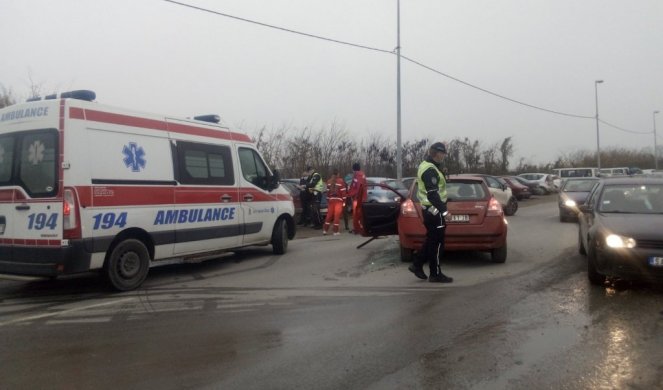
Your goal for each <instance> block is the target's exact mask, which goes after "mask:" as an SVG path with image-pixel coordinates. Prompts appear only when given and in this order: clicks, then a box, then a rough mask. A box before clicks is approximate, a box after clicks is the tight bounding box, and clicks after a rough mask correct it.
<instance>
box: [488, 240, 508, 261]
mask: <svg viewBox="0 0 663 390" xmlns="http://www.w3.org/2000/svg"><path fill="white" fill-rule="evenodd" d="M490 260H491V261H492V262H493V263H504V262H505V261H506V243H504V246H503V247H501V248H495V249H493V250H491V251H490Z"/></svg>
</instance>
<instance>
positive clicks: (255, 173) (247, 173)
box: [239, 148, 269, 190]
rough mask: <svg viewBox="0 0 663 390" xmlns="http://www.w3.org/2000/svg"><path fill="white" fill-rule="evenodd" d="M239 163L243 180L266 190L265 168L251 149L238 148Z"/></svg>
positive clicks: (266, 171) (266, 173) (267, 172)
mask: <svg viewBox="0 0 663 390" xmlns="http://www.w3.org/2000/svg"><path fill="white" fill-rule="evenodd" d="M239 163H240V165H241V167H242V175H243V176H244V178H245V179H246V180H247V181H249V182H251V183H252V184H254V185H255V186H257V187H260V188H262V189H263V190H267V189H268V180H267V175H268V174H269V171H268V170H267V166H266V165H265V163H264V162H263V161H262V158H260V155H259V154H258V153H257V152H256V151H255V150H253V149H248V148H239Z"/></svg>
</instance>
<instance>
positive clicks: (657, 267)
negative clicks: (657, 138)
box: [578, 177, 663, 285]
mask: <svg viewBox="0 0 663 390" xmlns="http://www.w3.org/2000/svg"><path fill="white" fill-rule="evenodd" d="M580 211H581V213H580V214H579V216H578V221H579V224H578V251H579V252H580V253H581V254H583V255H587V276H588V278H589V281H590V282H591V283H592V284H597V285H602V284H603V282H605V280H606V278H608V277H620V278H624V279H649V280H656V281H659V282H663V235H662V234H661V232H663V179H661V178H656V179H655V178H641V177H626V178H608V179H601V180H600V182H599V184H598V185H597V186H596V187H594V190H593V191H592V193H591V195H590V196H589V199H588V201H587V203H586V204H585V205H582V206H580Z"/></svg>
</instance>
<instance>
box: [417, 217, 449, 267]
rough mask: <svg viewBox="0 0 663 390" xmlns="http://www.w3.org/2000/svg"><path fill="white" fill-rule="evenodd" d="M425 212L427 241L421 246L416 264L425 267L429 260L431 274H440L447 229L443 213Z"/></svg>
mask: <svg viewBox="0 0 663 390" xmlns="http://www.w3.org/2000/svg"><path fill="white" fill-rule="evenodd" d="M423 212H424V226H426V241H424V245H423V247H422V248H421V253H419V256H417V257H415V259H414V266H415V267H417V268H423V265H424V263H425V262H428V269H429V272H430V276H436V275H438V274H439V273H440V272H441V271H440V259H441V258H442V255H443V253H444V233H445V231H446V229H447V227H446V225H445V221H444V219H443V217H442V213H437V215H433V214H431V213H429V212H428V211H426V210H423Z"/></svg>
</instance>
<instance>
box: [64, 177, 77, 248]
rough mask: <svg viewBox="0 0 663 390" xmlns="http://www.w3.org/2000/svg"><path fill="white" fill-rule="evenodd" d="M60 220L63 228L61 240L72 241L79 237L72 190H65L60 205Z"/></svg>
mask: <svg viewBox="0 0 663 390" xmlns="http://www.w3.org/2000/svg"><path fill="white" fill-rule="evenodd" d="M62 219H63V226H64V233H63V238H65V239H74V238H80V237H81V224H80V221H79V218H78V205H77V204H76V194H75V193H74V190H73V189H70V188H65V190H64V199H63V203H62Z"/></svg>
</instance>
